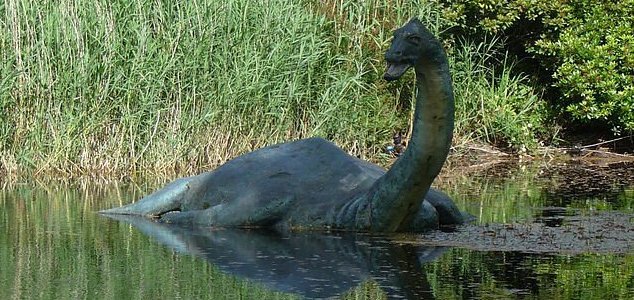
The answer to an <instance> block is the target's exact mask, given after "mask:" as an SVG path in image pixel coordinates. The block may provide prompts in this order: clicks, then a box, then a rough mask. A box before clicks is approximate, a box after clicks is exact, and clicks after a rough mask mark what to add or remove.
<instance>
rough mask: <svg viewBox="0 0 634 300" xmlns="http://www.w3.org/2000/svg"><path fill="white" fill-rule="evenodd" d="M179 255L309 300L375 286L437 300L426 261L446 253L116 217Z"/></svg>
mask: <svg viewBox="0 0 634 300" xmlns="http://www.w3.org/2000/svg"><path fill="white" fill-rule="evenodd" d="M113 217H114V218H115V219H119V220H121V221H125V222H129V223H131V224H132V225H134V226H135V227H136V228H138V229H139V230H140V231H142V232H143V233H145V234H147V235H149V236H151V237H152V238H154V239H156V240H158V241H159V242H161V243H162V244H164V245H165V246H168V247H171V248H173V249H174V250H176V251H179V252H182V253H185V254H191V255H194V256H197V257H201V258H204V259H206V260H208V261H209V262H210V263H212V264H213V265H214V266H216V267H217V268H218V269H220V270H222V271H223V272H225V273H227V274H231V275H235V276H239V277H242V278H244V279H248V280H252V281H255V282H258V283H261V284H263V285H265V286H267V287H268V288H270V289H274V290H277V291H281V292H291V293H296V294H299V295H302V297H306V298H332V297H336V296H339V295H341V294H344V293H346V291H349V290H351V289H353V288H355V287H356V286H358V285H359V284H360V283H362V282H364V281H366V280H374V281H375V282H377V284H378V285H379V286H380V287H381V288H382V289H383V290H384V291H385V292H386V293H387V294H388V296H389V297H390V298H394V297H400V298H405V299H433V298H434V296H433V294H432V292H431V288H430V285H429V282H427V277H426V275H425V273H424V265H422V263H425V262H429V261H431V260H433V259H435V258H437V257H439V256H440V255H441V254H442V253H443V252H444V249H443V248H435V247H418V248H417V247H416V246H414V245H410V244H405V245H400V244H395V243H392V242H390V241H388V240H386V239H385V238H384V237H377V236H363V235H353V234H341V235H332V234H331V235H325V234H318V233H290V234H286V235H280V234H279V233H275V232H272V231H264V232H262V231H249V230H235V229H234V230H232V229H225V230H222V229H221V230H209V228H201V227H193V228H188V227H184V226H181V225H174V224H161V223H157V222H152V221H150V220H148V219H145V218H141V217H136V216H113Z"/></svg>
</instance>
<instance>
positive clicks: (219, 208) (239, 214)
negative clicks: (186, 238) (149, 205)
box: [158, 196, 294, 228]
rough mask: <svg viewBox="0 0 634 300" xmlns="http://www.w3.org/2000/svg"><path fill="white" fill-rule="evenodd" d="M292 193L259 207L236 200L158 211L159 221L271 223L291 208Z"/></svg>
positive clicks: (251, 225)
mask: <svg viewBox="0 0 634 300" xmlns="http://www.w3.org/2000/svg"><path fill="white" fill-rule="evenodd" d="M293 204H294V198H293V197H292V196H289V197H286V198H282V199H278V200H273V201H270V202H269V203H268V204H267V205H265V206H263V207H259V206H254V205H250V203H241V202H240V201H239V200H236V201H234V202H230V203H224V204H218V205H215V206H213V207H210V208H207V209H202V210H190V211H182V212H181V211H172V212H168V213H166V214H163V215H161V217H160V218H159V219H158V221H159V222H164V223H173V224H186V225H201V226H209V227H247V228H256V227H275V225H276V224H278V223H280V221H282V220H283V219H284V216H285V215H286V214H287V213H288V212H289V210H291V209H292V207H293Z"/></svg>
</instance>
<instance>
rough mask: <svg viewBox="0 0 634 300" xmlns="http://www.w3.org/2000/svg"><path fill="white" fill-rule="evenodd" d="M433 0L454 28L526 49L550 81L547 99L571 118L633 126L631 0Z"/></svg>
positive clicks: (513, 48)
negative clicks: (552, 96)
mask: <svg viewBox="0 0 634 300" xmlns="http://www.w3.org/2000/svg"><path fill="white" fill-rule="evenodd" d="M441 2H442V4H443V6H444V10H445V12H446V14H445V15H446V16H447V17H448V18H449V19H450V20H451V22H453V25H454V26H455V28H458V29H459V30H458V31H455V33H458V34H461V35H467V36H469V37H472V38H473V37H479V38H483V36H486V35H501V36H503V37H505V38H506V39H507V41H508V45H509V49H510V50H511V51H512V52H513V53H514V54H516V55H518V56H519V57H520V58H526V57H529V56H531V57H532V58H533V60H530V61H531V62H533V61H534V62H537V64H536V67H534V68H533V69H532V71H533V72H534V74H533V77H541V78H538V79H539V80H540V81H541V82H546V83H549V84H550V85H551V86H552V87H553V88H555V91H556V92H557V93H555V95H558V96H560V97H559V98H558V99H557V101H555V102H554V107H555V108H556V109H559V110H560V111H561V112H563V113H565V115H566V116H568V117H570V118H571V119H570V120H571V121H582V122H585V123H588V122H596V121H599V122H600V123H604V124H607V125H610V126H611V127H612V128H613V130H614V131H615V132H616V133H619V132H621V131H623V130H628V131H632V130H634V110H633V109H632V107H634V90H633V88H632V86H633V84H634V79H633V78H634V53H633V49H634V37H633V34H632V33H633V31H632V28H633V27H634V24H633V21H632V20H633V19H634V1H633V0H625V1H592V0H580V1H550V0H487V1H480V0H477V1H474V0H442V1H441ZM544 71H545V73H544ZM544 77H545V78H544Z"/></svg>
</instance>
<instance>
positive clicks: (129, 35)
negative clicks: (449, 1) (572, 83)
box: [0, 0, 546, 178]
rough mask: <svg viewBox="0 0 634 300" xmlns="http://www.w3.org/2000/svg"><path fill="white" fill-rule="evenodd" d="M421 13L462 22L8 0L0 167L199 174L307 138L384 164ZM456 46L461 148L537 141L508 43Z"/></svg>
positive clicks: (369, 12)
mask: <svg viewBox="0 0 634 300" xmlns="http://www.w3.org/2000/svg"><path fill="white" fill-rule="evenodd" d="M411 16H418V17H419V18H421V20H423V22H425V23H426V24H429V26H430V27H431V28H432V29H433V30H435V31H436V32H438V33H442V32H443V30H445V29H446V28H447V27H448V26H449V25H450V23H449V22H448V21H447V20H445V19H444V17H443V15H442V13H441V10H440V7H438V6H437V4H434V3H428V2H427V1H381V0H376V1H368V2H359V3H356V2H348V1H312V0H304V1H300V0H296V1H290V2H289V1H281V0H268V1H254V0H239V1H185V2H182V1H152V2H149V1H140V0H138V1H127V0H126V1H123V0H118V1H89V2H73V1H63V2H57V1H50V0H49V1H36V2H34V1H24V0H9V1H5V2H4V4H3V5H0V49H2V51H0V59H1V61H2V64H1V65H0V170H1V171H2V172H3V173H5V174H18V175H20V174H29V175H38V174H47V175H54V176H55V175H56V176H65V177H66V176H75V175H79V176H81V175H90V176H104V177H114V178H121V177H128V176H134V175H135V174H138V173H139V172H144V173H146V174H150V175H169V176H171V175H173V174H191V173H197V172H200V171H201V170H209V169H211V168H213V167H215V166H216V165H218V164H220V163H223V162H224V161H226V160H228V159H230V158H232V157H235V156H237V155H239V154H241V153H244V152H246V151H250V150H253V149H256V148H259V147H261V146H264V145H268V144H272V143H276V142H282V141H288V140H292V139H297V138H303V137H309V136H322V137H325V138H327V139H330V140H332V141H334V142H335V143H337V144H338V145H340V146H341V147H343V148H344V149H346V150H347V151H349V152H350V153H352V154H354V155H357V156H360V157H362V158H364V159H369V160H373V161H377V162H380V161H382V160H384V159H385V157H386V156H384V155H382V153H383V149H384V148H385V146H386V145H388V144H390V143H391V139H392V135H393V134H394V133H395V132H397V131H403V132H405V133H407V132H408V130H409V120H410V118H411V116H410V113H411V104H412V100H413V98H414V95H413V90H414V89H413V81H412V80H410V81H409V82H407V80H406V81H404V82H403V83H396V84H387V83H385V82H384V81H382V80H381V75H382V72H383V68H384V61H383V58H382V55H383V52H384V50H385V49H386V47H387V45H388V42H389V39H390V35H391V32H392V30H393V29H394V28H396V27H397V26H398V25H400V24H402V23H403V22H404V21H406V20H407V19H409V18H410V17H411ZM446 46H447V49H448V53H449V56H450V60H451V62H452V69H453V73H454V80H455V90H456V97H457V124H456V125H457V136H456V138H455V140H454V142H455V143H456V145H462V144H464V143H467V142H471V141H483V142H490V143H493V144H496V145H499V146H503V147H508V148H509V149H512V150H515V151H524V150H530V149H532V148H534V147H535V146H536V145H537V142H538V137H539V134H540V133H543V132H546V130H545V129H544V128H545V125H544V124H545V123H544V120H545V117H544V115H545V112H544V107H543V103H542V101H541V100H540V97H539V95H538V94H537V93H536V92H535V91H534V89H533V88H531V87H530V86H529V85H528V84H527V81H526V80H525V78H524V77H522V76H517V75H513V74H515V73H514V72H511V70H512V68H513V63H511V62H510V61H505V62H501V65H502V67H501V68H493V67H491V66H492V65H499V64H492V63H491V60H499V57H504V55H502V56H499V55H492V53H493V52H495V51H498V52H499V51H502V50H499V49H501V48H500V47H499V46H500V41H496V40H490V41H487V42H482V43H480V44H474V43H470V42H464V43H457V42H450V41H447V45H446ZM497 54H499V53H497ZM498 63H499V61H498ZM410 76H411V75H410ZM457 148H459V146H458V147H457Z"/></svg>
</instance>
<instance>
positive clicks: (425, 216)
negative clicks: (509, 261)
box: [100, 18, 466, 233]
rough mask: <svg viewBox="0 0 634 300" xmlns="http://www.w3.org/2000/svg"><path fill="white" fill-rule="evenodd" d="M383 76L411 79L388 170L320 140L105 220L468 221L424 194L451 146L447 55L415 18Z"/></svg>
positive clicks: (309, 226) (203, 178)
mask: <svg viewBox="0 0 634 300" xmlns="http://www.w3.org/2000/svg"><path fill="white" fill-rule="evenodd" d="M385 60H386V62H387V70H386V72H385V75H384V78H385V79H386V80H388V81H393V80H396V79H398V78H400V77H401V76H402V75H403V74H404V73H405V72H406V71H407V70H408V69H409V68H410V67H413V68H414V70H415V73H416V89H417V95H416V106H415V113H414V120H413V122H414V123H413V132H412V135H411V139H410V141H409V144H408V146H407V148H406V150H405V152H404V153H402V155H401V156H400V157H399V159H398V160H397V161H396V162H395V163H394V164H393V166H392V167H391V168H390V169H389V170H388V171H387V172H386V171H385V170H383V169H382V168H380V167H378V166H376V165H374V164H372V163H369V162H366V161H363V160H361V159H358V158H356V157H353V156H350V155H348V154H347V153H346V152H344V151H343V150H341V149H340V148H339V147H337V146H335V145H334V144H333V143H331V142H329V141H326V140H324V139H322V138H308V139H302V140H297V141H292V142H288V143H282V144H277V145H272V146H268V147H265V148H261V149H258V150H256V151H253V152H250V153H247V154H244V155H241V156H239V157H236V158H234V159H232V160H230V161H228V162H226V163H225V164H223V165H222V166H220V167H219V168H217V169H215V170H213V171H210V172H207V173H203V174H200V175H197V176H192V177H187V178H181V179H177V180H175V181H174V182H172V183H170V184H168V185H166V186H165V187H164V188H163V189H161V190H158V191H156V192H154V193H152V194H150V195H148V196H146V197H145V198H143V199H141V200H139V201H137V202H135V203H132V204H129V205H125V206H122V207H117V208H112V209H108V210H104V211H101V212H100V213H102V214H126V215H139V216H144V217H148V218H153V219H155V220H156V221H158V222H166V223H178V224H192V225H201V226H211V227H237V228H240V227H242V228H271V229H277V230H344V231H359V232H378V233H384V232H422V231H426V230H430V229H434V228H438V227H439V225H448V224H461V223H463V222H464V221H465V218H466V217H465V216H466V215H465V214H463V213H462V212H460V211H459V210H458V208H457V207H456V206H455V204H454V202H453V201H452V200H451V199H450V198H449V197H448V196H447V195H445V194H444V193H442V192H440V191H438V190H435V189H432V188H430V186H431V184H432V181H433V180H434V179H435V178H436V176H437V175H438V173H439V172H440V170H441V168H442V166H443V164H444V162H445V160H446V158H447V155H448V153H449V148H450V146H451V139H452V136H453V127H454V95H453V88H452V81H451V75H450V72H449V65H448V62H447V57H446V54H445V51H444V49H443V47H442V45H441V43H440V42H439V41H438V39H437V38H436V37H435V36H434V35H433V34H432V33H431V32H430V31H429V30H428V29H427V28H426V27H425V26H424V25H423V24H422V23H421V22H420V21H419V20H418V19H416V18H414V19H411V20H410V21H409V22H408V23H406V24H405V25H404V26H403V27H401V28H399V29H397V30H396V31H395V32H394V37H393V40H392V43H391V46H390V48H389V49H388V51H387V53H386V54H385Z"/></svg>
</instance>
